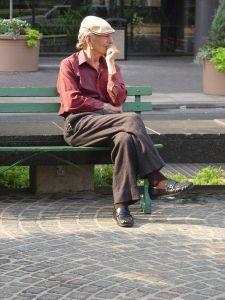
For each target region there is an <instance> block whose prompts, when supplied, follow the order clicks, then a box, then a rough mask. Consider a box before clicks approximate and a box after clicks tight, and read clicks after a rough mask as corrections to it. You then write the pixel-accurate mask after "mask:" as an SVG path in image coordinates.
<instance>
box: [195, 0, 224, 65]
mask: <svg viewBox="0 0 225 300" xmlns="http://www.w3.org/2000/svg"><path fill="white" fill-rule="evenodd" d="M221 47H222V48H225V0H220V2H219V6H218V9H217V11H216V13H215V15H214V18H213V21H212V25H211V28H210V32H209V37H208V39H207V40H206V42H205V44H204V45H203V47H202V48H200V49H199V51H198V53H197V56H196V61H197V62H200V61H202V60H204V59H211V58H212V57H213V51H214V50H215V49H217V48H221Z"/></svg>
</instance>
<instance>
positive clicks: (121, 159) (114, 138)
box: [64, 109, 165, 204]
mask: <svg viewBox="0 0 225 300" xmlns="http://www.w3.org/2000/svg"><path fill="white" fill-rule="evenodd" d="M64 138H65V141H66V142H67V143H68V144H69V145H71V146H74V147H77V146H111V147H112V151H111V159H112V162H113V163H114V165H115V171H114V174H113V197H114V203H122V202H128V203H129V204H132V203H134V202H136V201H137V200H139V199H140V195H139V191H138V188H137V176H139V177H141V178H145V177H146V176H147V175H148V174H149V173H151V172H153V171H156V170H160V169H161V168H162V167H163V166H164V165H165V163H164V162H163V160H162V158H161V157H160V155H159V153H158V151H157V149H156V148H155V147H154V144H153V143H152V140H151V138H150V137H149V135H148V134H147V132H146V129H145V126H144V123H143V121H142V119H141V118H140V117H139V116H138V115H137V114H136V113H118V114H117V113H116V114H113V113H109V112H106V111H105V110H103V109H102V110H98V111H96V112H86V113H78V114H70V115H69V116H68V117H67V118H66V120H65V127H64Z"/></svg>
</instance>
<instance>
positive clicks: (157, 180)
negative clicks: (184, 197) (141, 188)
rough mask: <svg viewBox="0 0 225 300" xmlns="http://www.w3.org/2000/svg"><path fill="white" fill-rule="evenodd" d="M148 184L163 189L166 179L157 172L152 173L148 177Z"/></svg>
mask: <svg viewBox="0 0 225 300" xmlns="http://www.w3.org/2000/svg"><path fill="white" fill-rule="evenodd" d="M148 181H149V184H150V185H151V186H152V187H157V188H162V189H163V188H165V184H166V181H167V178H166V177H165V176H164V175H163V174H162V173H161V172H159V171H154V172H152V173H150V174H149V175H148Z"/></svg>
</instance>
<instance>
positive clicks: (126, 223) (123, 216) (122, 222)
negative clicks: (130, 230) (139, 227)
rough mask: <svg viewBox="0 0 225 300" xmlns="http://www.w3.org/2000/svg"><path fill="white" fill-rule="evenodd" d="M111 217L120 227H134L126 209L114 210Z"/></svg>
mask: <svg viewBox="0 0 225 300" xmlns="http://www.w3.org/2000/svg"><path fill="white" fill-rule="evenodd" d="M113 217H114V219H115V220H116V222H117V224H118V225H119V226H121V227H132V226H133V225H134V219H133V217H132V215H131V214H130V211H129V209H128V208H126V207H119V208H117V209H115V208H114V210H113Z"/></svg>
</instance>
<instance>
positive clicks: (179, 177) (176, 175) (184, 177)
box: [164, 172, 188, 183]
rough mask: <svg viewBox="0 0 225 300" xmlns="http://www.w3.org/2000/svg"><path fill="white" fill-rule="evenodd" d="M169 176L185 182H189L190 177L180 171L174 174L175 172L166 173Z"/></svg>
mask: <svg viewBox="0 0 225 300" xmlns="http://www.w3.org/2000/svg"><path fill="white" fill-rule="evenodd" d="M164 175H165V176H166V177H167V178H171V179H173V180H175V181H178V182H181V183H184V182H187V181H188V178H187V177H186V176H184V175H182V174H180V173H176V174H173V173H169V172H168V173H165V174H164Z"/></svg>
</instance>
